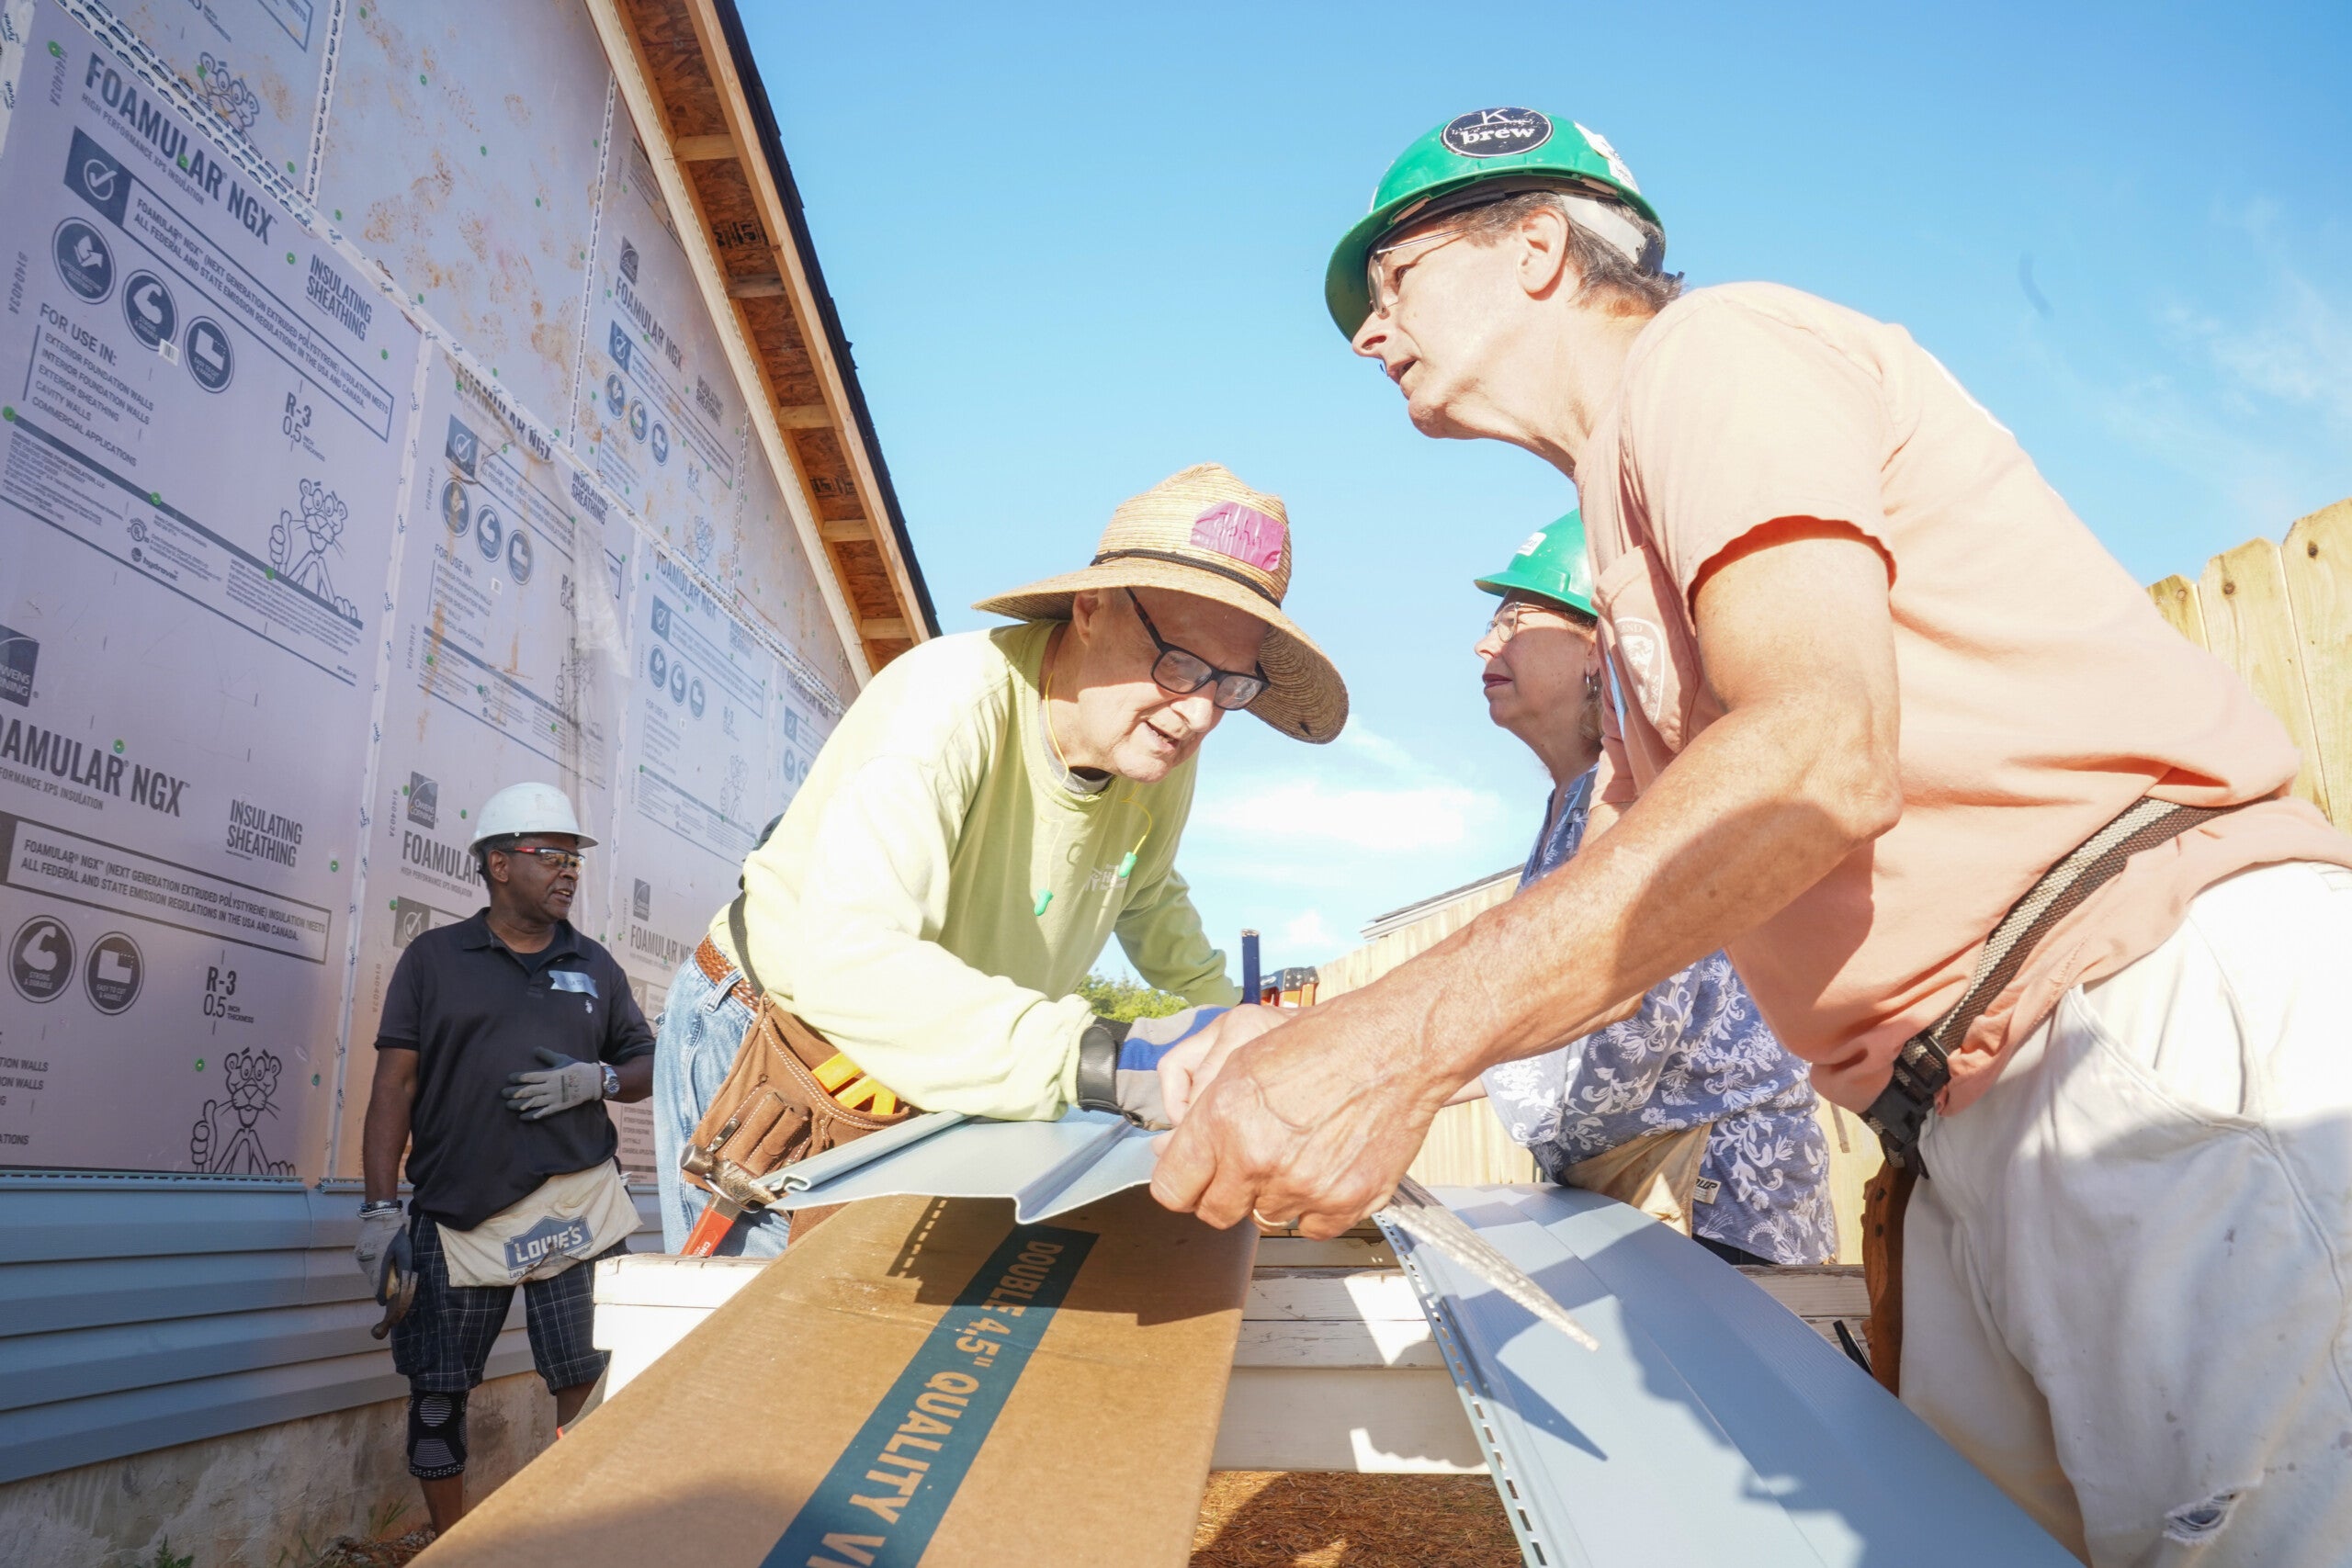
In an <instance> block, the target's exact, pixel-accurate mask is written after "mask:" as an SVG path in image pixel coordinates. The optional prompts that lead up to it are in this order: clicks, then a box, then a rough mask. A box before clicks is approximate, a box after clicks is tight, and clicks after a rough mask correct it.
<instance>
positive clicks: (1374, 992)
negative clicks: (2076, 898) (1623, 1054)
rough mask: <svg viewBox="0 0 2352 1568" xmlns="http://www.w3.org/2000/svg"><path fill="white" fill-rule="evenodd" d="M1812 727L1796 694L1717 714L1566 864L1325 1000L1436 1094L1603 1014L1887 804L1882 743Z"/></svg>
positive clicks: (1847, 840)
mask: <svg viewBox="0 0 2352 1568" xmlns="http://www.w3.org/2000/svg"><path fill="white" fill-rule="evenodd" d="M1824 722H1825V715H1824V713H1823V712H1822V711H1821V710H1819V709H1818V708H1815V707H1814V706H1813V705H1809V704H1804V703H1801V702H1797V703H1790V704H1786V705H1783V704H1780V703H1762V704H1758V705H1753V706H1750V707H1747V708H1744V709H1741V710H1739V711H1736V712H1735V713H1732V714H1729V715H1727V716H1724V718H1722V719H1720V720H1718V721H1717V722H1715V723H1714V724H1713V725H1712V726H1710V727H1709V728H1707V729H1706V730H1704V731H1703V732H1702V733H1701V734H1700V736H1699V737H1698V738H1697V739H1695V740H1693V741H1692V742H1691V745H1690V746H1689V747H1688V748H1687V749H1686V750H1684V752H1683V754H1682V755H1681V756H1680V757H1679V759H1678V760H1677V761H1676V764H1675V766H1673V767H1672V768H1669V769H1668V770H1666V771H1665V772H1664V773H1662V774H1660V776H1659V777H1658V779H1657V783H1656V784H1655V786H1654V787H1653V788H1652V789H1651V791H1650V792H1649V793H1647V794H1645V795H1643V796H1642V798H1641V799H1640V800H1639V801H1638V802H1637V803H1636V804H1635V805H1634V806H1633V807H1631V808H1630V809H1628V810H1627V811H1626V812H1625V814H1624V816H1623V818H1621V819H1619V820H1618V821H1617V822H1616V823H1614V824H1613V825H1612V826H1611V827H1610V829H1609V830H1608V831H1607V832H1605V833H1603V834H1601V835H1600V837H1598V838H1595V839H1591V840H1588V842H1587V844H1586V846H1585V848H1584V849H1583V850H1582V852H1579V853H1578V854H1577V857H1576V858H1575V859H1574V860H1572V861H1571V862H1570V863H1568V864H1566V865H1565V866H1563V867H1561V868H1560V869H1559V870H1558V871H1556V872H1555V873H1553V874H1551V875H1549V876H1546V877H1544V879H1543V880H1542V881H1541V882H1538V883H1537V884H1535V886H1532V887H1531V888H1529V889H1528V890H1527V891H1526V892H1525V893H1524V894H1522V895H1521V896H1520V897H1517V898H1514V899H1511V900H1510V902H1508V903H1505V904H1503V905H1500V906H1498V908H1494V909H1492V910H1489V911H1488V912H1487V913H1486V914H1485V915H1482V916H1480V917H1479V918H1478V919H1476V921H1474V922H1472V923H1471V924H1470V925H1468V926H1466V927H1464V929H1463V930H1462V931H1458V932H1456V933H1455V934H1454V935H1453V936H1452V937H1450V938H1448V939H1447V940H1446V941H1445V942H1442V943H1440V944H1439V945H1438V946H1436V947H1434V948H1432V949H1430V951H1429V952H1428V953H1423V954H1422V955H1420V956H1419V957H1418V958H1416V959H1414V960H1412V961H1411V962H1410V963H1408V964H1404V965H1401V966H1400V967H1399V968H1397V970H1396V971H1394V972H1393V973H1392V974H1390V975H1389V976H1385V978H1384V979H1383V981H1382V982H1381V983H1379V984H1378V985H1375V986H1374V987H1368V988H1366V989H1365V990H1363V991H1359V992H1356V993H1353V994H1351V995H1349V996H1343V997H1341V998H1338V999H1337V1000H1336V1001H1335V1002H1333V1003H1332V1004H1331V1007H1332V1008H1333V1010H1336V1011H1337V1012H1338V1013H1339V1014H1340V1016H1342V1017H1345V1018H1346V1019H1347V1021H1348V1022H1349V1023H1350V1024H1351V1026H1353V1027H1355V1028H1368V1029H1371V1030H1374V1031H1376V1032H1380V1033H1382V1034H1385V1035H1386V1036H1387V1038H1388V1042H1389V1044H1390V1047H1391V1053H1390V1054H1391V1057H1392V1059H1393V1060H1397V1061H1398V1062H1399V1063H1400V1064H1401V1063H1404V1062H1410V1063H1413V1064H1415V1066H1417V1068H1418V1069H1419V1070H1421V1071H1423V1072H1425V1073H1427V1074H1428V1076H1429V1077H1430V1089H1431V1090H1432V1091H1443V1092H1446V1093H1450V1092H1451V1091H1452V1090H1453V1089H1454V1088H1456V1087H1457V1086H1459V1085H1461V1084H1462V1083H1464V1082H1465V1081H1467V1080H1468V1079H1470V1078H1471V1077H1475V1076H1476V1074H1477V1073H1478V1072H1479V1071H1480V1070H1481V1069H1483V1068H1484V1067H1487V1066H1490V1065H1492V1064H1494V1063H1496V1062H1500V1061H1509V1060H1511V1059H1513V1058H1515V1057H1520V1056H1527V1055H1535V1054H1537V1053H1539V1052H1542V1051H1544V1050H1547V1049H1549V1048H1551V1047H1552V1046H1554V1045H1555V1044H1557V1043H1560V1042H1561V1041H1563V1040H1570V1039H1574V1038H1577V1036H1579V1035H1583V1034H1586V1033H1589V1032H1591V1031H1592V1030H1594V1029H1596V1028H1598V1027H1600V1025H1602V1024H1605V1023H1609V1022H1611V1021H1615V1019H1616V1018H1618V1017H1620V1016H1622V1015H1623V1013H1624V1012H1625V1010H1627V1009H1628V1007H1629V1006H1630V1005H1637V1004H1638V1003H1639V1001H1640V998H1641V997H1642V995H1643V993H1644V992H1645V991H1646V990H1648V988H1649V987H1652V986H1654V985H1656V984H1657V982H1658V981H1660V980H1662V979H1664V978H1666V977H1667V976H1669V975H1672V974H1674V973H1676V972H1677V971H1679V970H1680V969H1683V968H1685V967H1687V966H1689V965H1690V964H1694V963H1696V962H1697V961H1698V960H1700V959H1701V958H1703V957H1705V956H1706V955H1707V954H1708V953H1713V952H1715V951H1716V950H1718V949H1719V948H1721V947H1723V946H1724V944H1725V943H1726V942H1730V941H1731V940H1732V939H1734V938H1735V937H1737V936H1739V935H1741V934H1743V933H1745V932H1747V931H1751V930H1753V929H1755V927H1757V926H1758V925H1760V924H1761V923H1762V922H1763V921H1764V920H1765V919H1768V918H1769V917H1770V916H1771V915H1772V914H1773V913H1775V912H1776V911H1778V910H1779V909H1781V908H1782V907H1784V906H1785V905H1787V904H1788V903H1789V902H1790V901H1791V900H1792V899H1793V898H1795V897H1797V896H1798V895H1799V894H1801V893H1803V892H1804V890H1805V889H1806V888H1808V887H1810V886H1813V885H1814V884H1815V882H1817V881H1819V880H1820V879H1821V877H1822V876H1823V875H1824V874H1826V873H1827V872H1828V871H1829V870H1830V869H1831V868H1832V867H1834V866H1836V865H1837V864H1838V863H1839V862H1840V861H1842V860H1844V859H1845V858H1846V857H1847V856H1848V855H1849V854H1851V853H1853V852H1854V851H1855V850H1856V849H1858V848H1860V846H1861V845H1862V844H1865V843H1867V842H1869V841H1870V840H1871V839H1872V838H1875V837H1876V836H1877V835H1878V834H1879V833H1881V832H1883V831H1884V830H1885V829H1886V828H1887V827H1889V826H1891V825H1892V824H1893V822H1894V819H1895V818H1896V817H1897V816H1899V815H1900V811H1901V798H1900V792H1899V788H1897V787H1896V786H1895V784H1894V778H1893V769H1892V761H1891V759H1890V758H1887V757H1884V756H1882V755H1880V754H1879V752H1880V751H1881V750H1883V748H1880V747H1877V746H1875V745H1873V744H1872V740H1871V738H1870V737H1865V736H1860V735H1857V734H1850V733H1848V734H1831V735H1825V734H1824V733H1823V725H1824ZM1828 722H1832V723H1834V722H1835V716H1834V715H1831V716H1828ZM1351 1014H1352V1015H1360V1016H1349V1015H1351Z"/></svg>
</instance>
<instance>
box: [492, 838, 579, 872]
mask: <svg viewBox="0 0 2352 1568" xmlns="http://www.w3.org/2000/svg"><path fill="white" fill-rule="evenodd" d="M503 848H504V850H505V852H506V853H508V854H510V855H537V856H538V857H539V859H541V860H543V861H545V862H546V863H548V869H550V870H552V871H578V870H579V869H580V852H579V851H578V850H550V849H543V848H541V847H540V846H539V845H537V844H507V845H505V846H503Z"/></svg>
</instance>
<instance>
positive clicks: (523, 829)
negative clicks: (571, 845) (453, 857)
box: [466, 784, 596, 850]
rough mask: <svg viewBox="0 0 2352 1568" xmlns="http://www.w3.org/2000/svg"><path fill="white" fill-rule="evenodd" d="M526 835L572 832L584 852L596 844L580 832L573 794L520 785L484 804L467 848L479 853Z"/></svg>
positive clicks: (508, 788) (512, 785) (541, 785)
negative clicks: (487, 846)
mask: <svg viewBox="0 0 2352 1568" xmlns="http://www.w3.org/2000/svg"><path fill="white" fill-rule="evenodd" d="M525 833H569V834H571V836H572V837H573V838H575V839H577V840H580V847H581V848H582V849H583V850H584V849H586V848H588V847H589V846H590V845H592V844H594V842H595V841H596V840H594V839H592V838H590V837H589V836H588V835H587V834H585V833H583V832H582V831H581V830H580V818H578V817H576V816H574V815H573V814H572V810H571V796H570V795H566V794H564V793H563V791H561V790H560V789H558V788H556V787H555V785H553V784H508V785H507V786H506V787H505V788H504V789H502V790H500V791H499V792H498V793H497V794H496V795H492V796H491V797H490V798H489V799H488V800H485V801H483V802H482V804H481V815H480V816H478V817H476V818H474V836H473V840H472V841H471V842H469V844H467V845H466V848H467V849H469V850H478V849H480V848H481V846H482V845H483V844H485V843H487V842H489V841H490V840H492V839H512V838H516V837H519V836H520V835H522V834H525Z"/></svg>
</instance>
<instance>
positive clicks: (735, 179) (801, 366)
mask: <svg viewBox="0 0 2352 1568" xmlns="http://www.w3.org/2000/svg"><path fill="white" fill-rule="evenodd" d="M622 6H623V9H624V11H625V13H626V15H627V16H628V20H629V24H630V27H631V28H632V29H633V30H634V32H635V34H636V38H637V43H638V49H639V54H640V55H641V57H642V59H643V61H644V63H645V69H646V73H647V75H648V77H649V79H650V84H651V85H652V87H653V90H654V94H655V96H657V97H658V98H659V100H660V102H661V108H662V118H663V120H664V121H665V122H666V126H667V130H668V131H669V134H670V136H671V138H672V140H673V141H675V140H676V139H678V138H681V137H688V136H726V135H729V134H731V132H730V130H729V124H728V119H727V113H726V109H725V106H724V105H723V103H722V102H721V99H720V95H719V89H718V85H717V84H716V83H714V81H713V80H712V77H711V73H710V70H709V66H708V62H707V60H706V59H705V57H704V53H703V42H702V39H701V38H700V37H699V36H698V35H697V33H696V32H695V27H694V22H693V18H692V17H690V16H689V14H688V12H687V8H686V6H684V4H683V3H681V0H622ZM738 151H739V152H745V153H749V154H750V155H753V156H756V155H757V151H756V149H749V148H739V149H738ZM680 167H681V169H682V170H683V172H684V175H685V179H686V183H687V186H688V189H689V190H690V192H691V193H692V195H693V198H694V201H695V208H696V216H697V217H698V219H699V220H700V221H701V222H702V224H703V225H704V228H705V231H707V233H708V234H709V235H710V238H711V243H712V246H713V249H714V250H715V251H716V253H717V254H718V264H719V266H720V268H721V270H722V271H723V272H724V273H725V274H726V276H727V278H728V281H729V283H730V284H733V285H738V286H741V285H750V286H751V287H752V288H762V287H763V286H764V288H776V287H777V283H778V280H779V271H778V269H779V266H780V265H781V264H780V260H779V258H778V256H777V254H776V252H775V245H776V244H777V243H779V238H780V237H778V236H774V235H771V233H770V232H769V229H768V225H767V223H766V221H765V220H764V218H763V214H762V211H761V209H760V204H759V201H758V198H757V197H756V196H755V195H754V192H753V186H752V180H751V178H750V176H749V175H747V174H746V172H745V170H744V167H743V165H742V164H741V163H740V162H739V161H738V160H737V159H736V158H734V157H726V158H706V159H695V160H692V161H681V164H680ZM680 216H681V217H684V214H681V215H680ZM782 243H789V241H788V239H784V240H782ZM734 305H735V310H736V314H737V317H738V319H739V320H740V321H741V323H742V326H743V332H744V336H745V337H746V339H747V340H748V341H749V342H750V344H751V346H752V355H753V357H754V358H756V359H757V361H758V362H759V367H760V371H761V375H762V378H763V379H764V380H765V381H766V383H767V391H768V395H769V398H770V400H771V401H772V403H773V405H774V406H776V407H779V408H784V409H790V410H795V411H801V410H807V409H810V408H816V407H820V406H823V405H824V404H825V402H826V398H825V392H824V381H823V378H822V376H821V374H820V367H819V364H818V362H817V359H816V357H815V355H814V353H813V352H812V350H811V348H810V344H812V343H815V342H820V341H821V334H820V333H818V332H815V331H812V324H811V323H809V322H807V321H803V320H801V319H800V317H799V315H798V313H797V311H796V310H794V309H793V304H792V301H791V299H790V298H789V297H787V296H786V295H785V294H783V293H781V292H775V293H768V292H756V293H747V294H746V295H745V296H744V297H742V298H739V299H736V300H735V301H734ZM838 416H839V411H834V417H835V418H836V419H837V418H838ZM783 435H784V441H785V446H786V451H787V452H788V453H789V454H790V457H791V459H792V463H793V466H794V468H795V469H796V470H797V472H796V473H794V474H793V475H792V476H790V478H791V479H793V480H795V481H797V483H798V484H799V485H800V487H801V490H802V492H803V494H805V495H806V496H807V497H808V500H809V506H810V509H811V510H812V511H813V512H814V513H816V515H817V517H818V518H819V519H820V521H821V522H824V523H829V524H836V525H838V524H845V523H865V525H867V528H868V529H869V530H871V529H872V528H874V527H876V526H887V523H882V524H877V523H876V520H875V513H873V511H871V510H870V509H869V507H868V505H867V501H866V498H865V496H863V495H862V494H861V493H860V492H859V487H858V483H857V479H856V468H855V466H854V464H853V463H852V462H851V460H850V457H849V455H848V453H847V452H846V451H845V450H844V448H843V445H842V443H843V440H844V436H843V433H842V429H841V428H840V427H839V425H838V423H836V424H833V425H830V426H826V427H821V428H813V429H811V428H798V427H794V426H791V425H788V424H787V425H786V428H785V429H784V431H783ZM826 554H827V556H828V558H829V562H830V565H831V568H832V571H833V575H834V578H835V580H836V581H838V582H839V583H840V584H841V586H842V593H843V595H844V596H845V597H846V598H847V599H848V601H849V604H850V606H851V609H852V612H853V613H854V615H855V616H856V618H857V619H858V621H859V622H860V623H861V624H864V623H874V622H883V623H888V622H903V623H904V624H906V625H908V626H914V627H919V626H920V625H921V613H920V611H919V610H918V609H917V608H916V606H915V605H913V604H910V603H908V602H905V601H903V600H901V599H900V597H899V592H898V589H897V586H896V584H895V583H894V581H893V580H892V577H891V573H890V570H889V568H888V564H887V562H886V559H885V558H884V555H883V552H882V549H881V547H879V545H878V544H876V543H875V542H873V541H872V540H871V539H870V538H869V539H864V540H861V539H855V538H851V539H833V540H831V541H829V542H828V543H827V545H826ZM861 640H862V641H863V642H864V644H865V654H866V659H867V661H868V662H869V663H870V664H871V665H872V666H873V667H874V668H875V669H877V670H878V669H880V668H881V667H882V666H883V665H884V664H887V663H888V662H889V660H891V659H893V658H895V657H897V656H898V655H899V654H900V653H903V652H904V651H906V649H909V648H910V647H911V646H913V644H912V642H911V640H910V639H909V638H905V637H862V638H861Z"/></svg>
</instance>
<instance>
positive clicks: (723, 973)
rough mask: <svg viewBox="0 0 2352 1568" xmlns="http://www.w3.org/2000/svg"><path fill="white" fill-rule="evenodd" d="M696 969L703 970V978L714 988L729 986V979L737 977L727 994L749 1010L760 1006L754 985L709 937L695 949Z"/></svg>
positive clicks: (728, 988)
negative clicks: (753, 988) (753, 989)
mask: <svg viewBox="0 0 2352 1568" xmlns="http://www.w3.org/2000/svg"><path fill="white" fill-rule="evenodd" d="M695 968H697V969H699V970H701V971H702V977H703V978H704V979H706V980H707V981H709V982H710V983H711V984H712V985H714V986H725V985H727V977H728V976H729V975H732V976H735V983H734V984H733V985H732V986H728V987H727V994H728V995H729V996H730V997H732V998H735V999H736V1000H737V1001H739V1002H741V1003H742V1004H743V1005H744V1006H745V1007H747V1008H756V1007H758V1006H759V1005H760V998H758V997H757V996H755V995H753V994H752V983H751V982H750V981H749V980H746V979H744V978H743V971H742V970H741V969H740V968H738V967H737V966H736V964H735V961H734V960H733V959H731V958H729V957H728V956H727V954H725V953H721V952H720V951H719V950H718V943H717V942H713V941H711V940H710V938H709V937H707V936H706V937H704V938H703V939H702V942H701V944H700V945H699V946H697V947H696V948H695Z"/></svg>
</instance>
